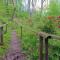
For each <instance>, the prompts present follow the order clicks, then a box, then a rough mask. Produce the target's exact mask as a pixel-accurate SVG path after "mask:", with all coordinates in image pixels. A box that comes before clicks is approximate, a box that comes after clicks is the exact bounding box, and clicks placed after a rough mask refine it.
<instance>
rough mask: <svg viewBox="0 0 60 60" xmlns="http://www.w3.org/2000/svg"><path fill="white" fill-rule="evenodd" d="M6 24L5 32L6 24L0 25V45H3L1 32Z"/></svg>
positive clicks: (2, 32)
mask: <svg viewBox="0 0 60 60" xmlns="http://www.w3.org/2000/svg"><path fill="white" fill-rule="evenodd" d="M4 26H6V31H5V32H7V24H3V25H0V45H3V34H4V33H5V32H4V31H3V27H4Z"/></svg>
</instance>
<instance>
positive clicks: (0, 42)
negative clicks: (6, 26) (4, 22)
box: [0, 26, 3, 45]
mask: <svg viewBox="0 0 60 60" xmlns="http://www.w3.org/2000/svg"><path fill="white" fill-rule="evenodd" d="M0 45H3V26H2V27H0Z"/></svg>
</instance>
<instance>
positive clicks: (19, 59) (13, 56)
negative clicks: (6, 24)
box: [4, 31, 26, 60]
mask: <svg viewBox="0 0 60 60" xmlns="http://www.w3.org/2000/svg"><path fill="white" fill-rule="evenodd" d="M20 43H21V42H20V40H19V39H18V37H17V34H16V31H12V34H11V42H10V47H9V49H8V52H7V53H6V55H5V58H4V60H26V55H25V54H24V53H22V51H21V45H20Z"/></svg>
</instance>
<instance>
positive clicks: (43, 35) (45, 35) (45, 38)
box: [38, 32, 60, 60]
mask: <svg viewBox="0 0 60 60" xmlns="http://www.w3.org/2000/svg"><path fill="white" fill-rule="evenodd" d="M38 35H39V39H40V58H39V59H40V60H43V41H44V42H45V60H48V39H58V40H60V36H57V35H53V34H48V33H45V32H39V33H38Z"/></svg>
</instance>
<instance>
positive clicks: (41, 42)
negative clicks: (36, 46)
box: [39, 36, 43, 60]
mask: <svg viewBox="0 0 60 60" xmlns="http://www.w3.org/2000/svg"><path fill="white" fill-rule="evenodd" d="M39 60H43V37H41V36H40V57H39Z"/></svg>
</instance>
